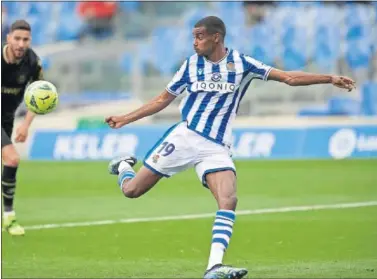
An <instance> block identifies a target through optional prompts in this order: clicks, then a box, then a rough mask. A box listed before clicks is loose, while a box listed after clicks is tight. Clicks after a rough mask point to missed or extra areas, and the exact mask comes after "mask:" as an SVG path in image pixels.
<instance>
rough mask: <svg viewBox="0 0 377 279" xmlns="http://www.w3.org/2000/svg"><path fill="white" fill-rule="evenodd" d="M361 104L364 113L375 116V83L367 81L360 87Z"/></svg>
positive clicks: (376, 114)
mask: <svg viewBox="0 0 377 279" xmlns="http://www.w3.org/2000/svg"><path fill="white" fill-rule="evenodd" d="M361 94H362V100H361V106H362V111H363V114H364V115H367V116H377V83H376V82H368V83H365V84H364V85H363V87H362V93H361Z"/></svg>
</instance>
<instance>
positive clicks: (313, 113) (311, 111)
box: [297, 106, 330, 117]
mask: <svg viewBox="0 0 377 279" xmlns="http://www.w3.org/2000/svg"><path fill="white" fill-rule="evenodd" d="M297 115H298V116H305V117H319V116H323V117H326V116H329V115H330V111H329V109H328V108H327V106H318V107H307V108H302V109H301V110H299V112H298V113H297Z"/></svg>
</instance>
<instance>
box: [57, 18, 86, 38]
mask: <svg viewBox="0 0 377 279" xmlns="http://www.w3.org/2000/svg"><path fill="white" fill-rule="evenodd" d="M82 28H83V22H82V21H81V19H80V18H79V17H78V16H77V15H76V14H71V15H70V16H68V15H67V16H64V17H61V20H60V22H59V27H58V30H57V34H56V39H57V40H58V41H70V40H77V39H78V38H79V34H80V31H81V30H82Z"/></svg>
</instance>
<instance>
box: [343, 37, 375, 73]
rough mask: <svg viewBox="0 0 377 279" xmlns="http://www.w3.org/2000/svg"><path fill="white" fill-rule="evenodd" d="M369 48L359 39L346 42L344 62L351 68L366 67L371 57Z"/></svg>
mask: <svg viewBox="0 0 377 279" xmlns="http://www.w3.org/2000/svg"><path fill="white" fill-rule="evenodd" d="M370 51H371V48H370V46H369V45H368V44H367V43H363V41H361V40H352V41H348V42H347V49H346V54H345V58H346V62H347V64H348V66H349V67H350V68H351V69H360V68H368V67H369V63H370V58H371V53H370Z"/></svg>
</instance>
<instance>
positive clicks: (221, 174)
mask: <svg viewBox="0 0 377 279" xmlns="http://www.w3.org/2000/svg"><path fill="white" fill-rule="evenodd" d="M205 179H206V183H207V185H208V188H209V189H210V190H211V192H212V194H213V196H214V197H215V199H216V201H217V204H218V209H219V210H218V211H217V213H216V218H215V223H214V225H213V230H212V244H211V252H210V256H209V261H208V266H207V271H206V274H205V277H204V278H213V279H217V278H234V279H238V278H242V277H243V276H245V275H246V274H247V270H246V269H245V268H235V267H230V266H226V265H223V263H222V262H223V257H224V254H225V251H226V249H227V248H228V245H229V242H230V239H231V237H232V233H233V225H234V222H235V219H236V213H235V210H236V206H237V190H236V176H235V173H234V171H233V170H224V171H216V172H211V173H208V174H207V175H206V177H205Z"/></svg>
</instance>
